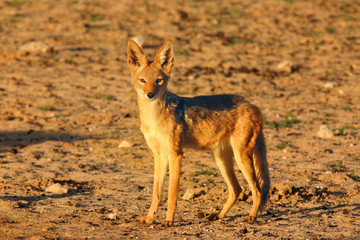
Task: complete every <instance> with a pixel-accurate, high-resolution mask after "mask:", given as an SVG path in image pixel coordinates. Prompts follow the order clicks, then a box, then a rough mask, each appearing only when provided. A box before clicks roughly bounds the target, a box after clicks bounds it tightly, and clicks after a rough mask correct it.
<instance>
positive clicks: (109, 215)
mask: <svg viewBox="0 0 360 240" xmlns="http://www.w3.org/2000/svg"><path fill="white" fill-rule="evenodd" d="M108 219H109V220H116V219H117V214H116V213H109V214H108Z"/></svg>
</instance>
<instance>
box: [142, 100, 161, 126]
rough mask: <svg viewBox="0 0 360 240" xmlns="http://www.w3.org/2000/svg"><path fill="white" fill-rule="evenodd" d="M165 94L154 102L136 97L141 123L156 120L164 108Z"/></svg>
mask: <svg viewBox="0 0 360 240" xmlns="http://www.w3.org/2000/svg"><path fill="white" fill-rule="evenodd" d="M165 99H166V94H165V96H163V97H159V98H157V99H155V100H152V101H150V100H148V99H146V98H144V97H142V96H138V106H139V114H140V120H141V122H142V123H143V122H145V121H154V119H156V118H158V117H159V115H161V113H163V112H164V111H165V108H166V101H165Z"/></svg>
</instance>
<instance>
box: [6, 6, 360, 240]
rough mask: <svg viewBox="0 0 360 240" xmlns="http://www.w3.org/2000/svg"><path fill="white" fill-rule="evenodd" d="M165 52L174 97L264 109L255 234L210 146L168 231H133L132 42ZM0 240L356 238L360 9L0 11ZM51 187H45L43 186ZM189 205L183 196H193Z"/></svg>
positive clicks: (137, 210)
mask: <svg viewBox="0 0 360 240" xmlns="http://www.w3.org/2000/svg"><path fill="white" fill-rule="evenodd" d="M131 38H135V39H137V40H138V41H143V42H144V43H143V48H144V51H145V52H146V54H148V56H150V58H153V57H154V54H155V53H156V51H157V49H158V48H159V47H160V46H161V44H162V43H163V42H164V41H165V40H166V39H172V40H173V41H174V44H175V51H176V56H175V67H174V69H173V73H172V78H171V82H170V84H169V89H170V90H171V91H172V92H174V93H176V94H178V95H181V96H188V97H189V96H190V97H191V96H195V95H207V94H218V93H233V94H240V95H243V96H244V97H245V98H246V99H247V100H249V101H250V102H252V103H254V104H256V105H257V106H259V107H260V109H262V112H263V115H264V119H265V122H264V132H265V136H266V141H267V148H268V161H269V166H270V174H271V183H272V187H271V196H270V199H269V202H268V205H267V208H266V210H265V211H264V212H263V213H262V215H261V216H260V217H259V218H258V219H257V221H256V223H254V224H252V225H250V224H246V223H243V222H242V218H243V217H244V216H246V215H247V214H248V213H249V211H250V208H251V205H252V197H251V194H250V193H249V188H248V185H247V183H246V182H245V180H244V178H243V176H242V175H241V173H240V172H239V170H238V168H237V176H238V179H239V181H240V183H241V185H242V187H243V193H242V194H241V196H240V199H239V201H238V203H237V204H236V205H235V206H234V207H233V208H232V209H231V211H230V212H229V214H228V216H227V217H226V218H225V219H223V220H220V221H216V222H208V221H207V219H206V217H207V216H208V215H209V214H211V213H214V212H216V211H219V209H221V207H222V205H223V203H224V202H225V201H226V198H227V190H226V185H225V183H224V182H223V179H222V177H221V176H220V173H219V171H218V170H217V169H216V166H215V163H214V162H213V159H212V155H211V152H206V151H204V152H201V151H193V150H187V151H185V156H184V159H183V163H182V176H181V183H180V193H179V201H178V209H177V213H176V216H175V223H174V226H173V227H169V228H161V227H160V223H161V221H162V220H163V219H164V217H165V212H166V193H167V187H165V189H164V194H163V203H162V205H161V207H160V209H159V213H158V215H157V218H156V219H155V223H154V224H152V225H145V224H139V223H137V218H138V217H139V216H141V215H145V214H146V213H147V209H148V207H149V205H150V202H151V192H152V190H151V189H152V178H153V175H152V174H153V156H152V153H151V152H150V150H149V148H148V147H147V145H146V142H145V140H144V138H143V136H142V134H141V132H140V130H139V126H140V123H139V117H138V109H137V100H136V99H137V98H136V93H135V91H134V90H133V87H132V84H131V83H130V81H129V77H130V72H129V70H128V67H127V63H126V48H127V41H128V40H129V39H131ZM0 39H1V41H0V43H1V44H0V95H1V102H0V239H33V240H35V239H220V238H221V239H359V238H360V141H359V140H360V133H359V130H360V2H359V1H353V0H344V1H336V0H330V1H328V0H315V1H306V0H265V1H259V0H256V1H250V0H243V1H240V0H239V1H235V0H230V1H221V0H183V1H180V0H176V1H165V0H164V1H162V0H158V1H132V0H123V1H115V0H111V1H100V0H94V1H90V0H74V1H72V0H62V1H46V0H38V1H27V0H4V1H1V2H0ZM49 187H51V188H49ZM188 189H189V190H193V191H194V192H195V196H194V197H193V198H190V199H188V200H184V199H183V198H182V197H183V195H184V193H185V192H186V191H187V190H188Z"/></svg>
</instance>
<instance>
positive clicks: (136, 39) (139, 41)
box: [131, 35, 145, 47]
mask: <svg viewBox="0 0 360 240" xmlns="http://www.w3.org/2000/svg"><path fill="white" fill-rule="evenodd" d="M131 40H133V41H134V42H136V43H137V45H139V47H142V46H143V45H144V43H145V39H144V37H143V36H141V35H138V36H135V37H133V38H131Z"/></svg>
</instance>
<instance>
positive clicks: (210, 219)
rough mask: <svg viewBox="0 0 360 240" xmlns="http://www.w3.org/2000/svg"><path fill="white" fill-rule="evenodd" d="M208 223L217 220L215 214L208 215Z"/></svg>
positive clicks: (217, 217)
mask: <svg viewBox="0 0 360 240" xmlns="http://www.w3.org/2000/svg"><path fill="white" fill-rule="evenodd" d="M208 219H209V221H210V222H212V221H216V220H219V219H220V218H219V216H218V215H217V214H216V213H212V214H210V216H209V217H208Z"/></svg>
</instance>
